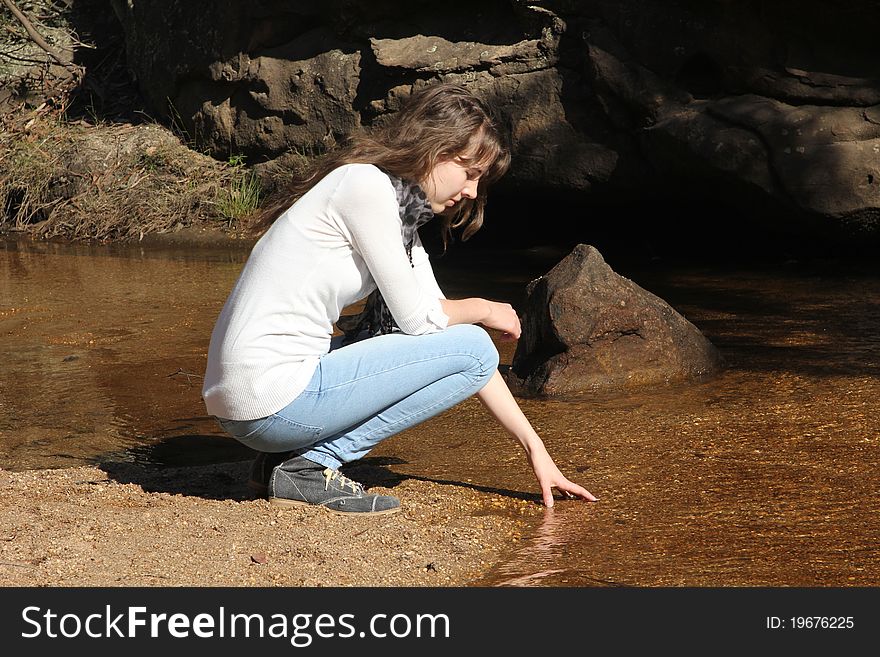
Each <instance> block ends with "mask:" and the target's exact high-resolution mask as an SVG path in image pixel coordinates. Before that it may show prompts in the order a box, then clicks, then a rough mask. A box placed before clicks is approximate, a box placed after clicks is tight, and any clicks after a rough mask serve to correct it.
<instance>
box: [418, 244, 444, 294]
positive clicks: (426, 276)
mask: <svg viewBox="0 0 880 657" xmlns="http://www.w3.org/2000/svg"><path fill="white" fill-rule="evenodd" d="M412 264H413V271H414V272H415V274H416V279H417V280H418V281H419V285H420V286H421V288H422V290H424V291H425V292H426V293H427V294H430V295H431V296H436V297H437V298H438V299H445V298H446V295H445V294H443V290H441V289H440V285H438V284H437V278H436V277H435V276H434V269H433V268H432V267H431V260H430V258H429V257H428V252H427V251H426V250H425V247H424V246H423V245H422V240H421V238H420V237H419V234H418V233H416V240H415V244H413V248H412Z"/></svg>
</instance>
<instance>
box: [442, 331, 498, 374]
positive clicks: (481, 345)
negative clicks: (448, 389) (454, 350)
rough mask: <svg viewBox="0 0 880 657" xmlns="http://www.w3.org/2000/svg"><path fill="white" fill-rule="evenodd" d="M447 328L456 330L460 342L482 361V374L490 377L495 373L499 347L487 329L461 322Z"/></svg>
mask: <svg viewBox="0 0 880 657" xmlns="http://www.w3.org/2000/svg"><path fill="white" fill-rule="evenodd" d="M447 330H449V331H455V333H456V334H457V335H456V339H457V340H460V344H461V345H462V346H466V348H467V350H468V351H469V352H470V353H471V354H472V355H473V356H474V357H475V358H476V359H477V360H478V361H479V362H480V374H483V375H485V376H486V378H487V379H488V378H489V377H490V376H491V375H492V374H494V373H495V370H497V369H498V362H499V356H498V349H496V348H495V343H494V342H492V338H491V337H489V334H488V333H487V332H486V330H485V329H483V328H481V327H479V326H475V325H473V324H459V325H456V326H451V327H450V328H449V329H447Z"/></svg>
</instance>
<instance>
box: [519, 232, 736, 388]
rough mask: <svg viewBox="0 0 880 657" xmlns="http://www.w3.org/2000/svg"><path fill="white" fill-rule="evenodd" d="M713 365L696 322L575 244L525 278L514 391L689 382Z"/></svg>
mask: <svg viewBox="0 0 880 657" xmlns="http://www.w3.org/2000/svg"><path fill="white" fill-rule="evenodd" d="M720 364H721V356H720V354H719V353H718V350H717V349H716V348H715V347H714V346H713V345H712V343H710V342H709V340H708V339H706V337H705V336H704V335H703V334H702V333H701V332H700V331H699V329H698V328H697V327H696V326H694V325H693V324H691V323H690V322H689V321H688V320H687V319H685V318H684V317H682V316H681V315H680V314H679V313H677V312H676V311H675V310H674V309H673V308H672V307H671V306H670V305H669V304H667V303H666V302H665V301H663V300H662V299H660V298H659V297H657V296H655V295H653V294H651V293H650V292H648V291H646V290H644V289H642V288H641V287H639V286H638V285H636V284H635V283H633V282H632V281H630V280H629V279H627V278H624V277H623V276H620V275H619V274H617V273H615V272H614V271H613V270H612V269H611V268H610V267H609V266H608V265H607V264H606V262H605V260H604V259H603V258H602V255H601V254H600V253H599V251H597V250H596V249H595V248H594V247H592V246H589V245H586V244H579V245H577V246H576V247H575V249H574V250H573V251H572V252H571V253H570V254H569V255H568V256H567V257H566V258H564V259H563V260H562V261H561V262H560V263H559V264H557V265H556V266H555V267H554V268H553V269H551V270H550V271H549V272H548V273H547V274H545V275H543V276H541V277H540V278H537V279H535V280H534V281H532V282H531V283H529V286H528V298H527V300H526V305H525V311H524V315H523V331H522V336H521V337H520V340H519V344H518V345H517V349H516V353H515V354H514V357H513V365H512V367H511V371H510V372H508V382H509V383H510V384H511V387H512V388H513V389H514V391H515V392H517V393H519V394H547V395H557V394H570V393H577V392H582V391H586V390H597V389H602V388H620V387H628V386H635V385H644V384H650V383H660V382H668V381H675V380H682V379H688V378H692V377H697V376H701V375H705V374H709V373H711V372H712V371H714V370H716V369H717V368H718V367H719V366H720Z"/></svg>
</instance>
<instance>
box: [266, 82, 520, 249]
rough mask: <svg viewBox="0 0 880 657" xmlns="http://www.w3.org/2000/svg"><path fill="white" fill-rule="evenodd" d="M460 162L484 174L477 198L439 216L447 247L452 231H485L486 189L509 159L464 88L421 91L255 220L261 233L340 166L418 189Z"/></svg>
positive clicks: (482, 108) (316, 165) (487, 115)
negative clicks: (365, 168) (363, 168)
mask: <svg viewBox="0 0 880 657" xmlns="http://www.w3.org/2000/svg"><path fill="white" fill-rule="evenodd" d="M453 158H459V159H461V160H464V161H465V162H466V163H467V164H472V165H473V166H476V167H480V168H482V169H483V173H482V176H481V177H480V184H479V186H478V190H477V197H476V198H474V199H467V198H463V199H462V200H461V201H460V202H459V203H457V204H456V208H455V211H452V212H449V213H446V212H444V213H443V214H441V215H439V216H440V218H441V220H442V228H441V232H442V236H443V243H444V245H446V244H447V242H448V240H449V238H450V236H451V234H452V230H453V229H456V228H461V229H462V239H463V240H466V239H468V238H469V237H470V236H471V235H473V234H474V233H475V232H477V231H478V230H479V229H480V226H482V225H483V210H484V209H485V205H486V188H487V187H488V186H489V185H491V184H492V183H493V182H495V181H496V180H498V179H499V178H500V177H501V176H503V175H504V173H505V172H506V171H507V168H508V167H509V166H510V154H509V151H508V148H507V146H506V144H505V142H504V139H503V138H502V135H501V132H500V130H499V128H498V126H497V124H496V122H495V120H494V119H493V117H492V113H491V112H490V110H489V108H488V107H487V106H486V104H485V103H483V101H481V100H480V99H479V98H477V97H476V96H474V95H473V94H472V93H471V92H470V91H468V90H467V89H466V88H465V87H463V86H461V85H457V84H451V83H442V84H435V85H431V86H428V87H425V88H423V89H421V90H419V91H417V92H415V93H413V94H412V96H410V98H409V99H408V101H407V103H406V104H405V105H404V106H403V107H402V108H401V109H400V110H399V111H398V112H397V113H396V114H393V115H392V116H391V117H390V119H389V120H388V121H387V123H385V124H384V125H383V126H382V127H380V128H376V129H374V130H373V131H372V133H371V134H369V135H365V134H356V135H353V136H352V137H350V138H349V140H348V141H347V142H346V143H345V144H344V145H343V146H342V147H341V148H339V149H337V150H334V151H331V152H329V153H327V154H326V155H324V156H322V157H320V158H319V159H317V160H316V161H315V162H313V164H312V165H311V166H310V167H309V168H308V169H306V171H305V172H304V173H303V175H301V176H299V177H297V178H296V179H294V180H293V181H292V182H291V183H290V184H289V185H288V186H287V187H286V188H285V190H284V192H283V193H282V194H281V195H280V196H279V199H278V200H277V201H276V202H274V203H272V204H271V205H269V206H267V207H266V208H265V209H264V210H263V211H262V212H260V214H259V215H258V216H257V218H256V221H255V223H254V228H255V229H256V230H257V231H259V232H262V231H263V230H265V229H267V228H268V227H269V226H271V225H272V222H274V221H275V220H276V219H277V218H278V217H279V216H280V215H281V214H282V213H283V212H284V211H285V210H287V208H289V207H290V206H291V205H292V204H293V203H294V202H295V201H296V200H297V199H299V198H300V197H301V196H302V195H303V194H305V193H306V192H307V191H309V190H310V189H311V188H312V187H313V186H314V185H315V184H317V183H318V181H320V180H321V179H322V178H323V177H324V176H326V175H327V174H328V173H330V172H331V171H332V170H333V169H335V168H337V167H339V166H342V165H343V164H355V163H359V164H373V165H375V166H377V167H379V168H380V169H382V170H384V171H386V172H388V173H390V174H391V175H394V176H397V177H398V178H402V179H403V180H407V181H410V182H415V183H418V184H421V183H422V182H423V181H424V180H426V179H427V178H428V175H429V174H430V172H431V170H432V169H433V167H434V165H435V164H438V163H440V162H444V161H447V160H451V159H453Z"/></svg>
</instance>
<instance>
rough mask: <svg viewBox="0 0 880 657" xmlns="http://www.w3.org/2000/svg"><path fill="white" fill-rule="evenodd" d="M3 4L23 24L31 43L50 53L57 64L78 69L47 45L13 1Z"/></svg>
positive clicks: (7, 0) (4, 1) (6, 0)
mask: <svg viewBox="0 0 880 657" xmlns="http://www.w3.org/2000/svg"><path fill="white" fill-rule="evenodd" d="M2 2H3V4H4V5H6V8H7V9H9V11H11V12H12V15H13V16H15V17H16V18H17V19H18V22H19V23H21V24H22V27H24V29H25V32H27V33H28V36H29V37H30V38H31V41H33V42H34V43H36V44H37V45H38V46H40V48H42V49H43V50H45V51H46V52H47V53H49V56H50V57H51V58H52V59H54V60H55V61H56V62H58V63H59V64H61V65H62V66H63V67H65V68H68V69H72V70H73V69H75V68H76V66H75V65H74V64H73V62H65V61H64V60H63V59H61V55H59V54H58V53H57V52H55V49H54V48H52V46H50V45H49V44H48V43H46V40H45V39H44V38H43V37H42V35H41V34H40V33H39V32H37V29H36V28H35V27H34V26H33V24H32V23H31V22H30V20H28V17H27V16H25V15H24V14H23V13H22V11H21V10H20V9H19V8H18V7H16V6H15V3H14V2H13V1H12V0H2Z"/></svg>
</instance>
